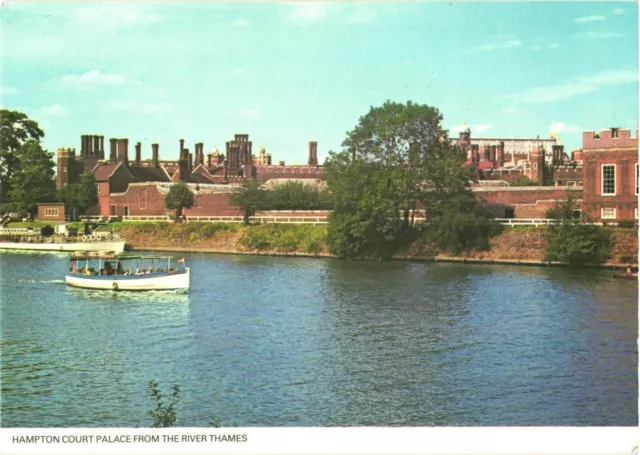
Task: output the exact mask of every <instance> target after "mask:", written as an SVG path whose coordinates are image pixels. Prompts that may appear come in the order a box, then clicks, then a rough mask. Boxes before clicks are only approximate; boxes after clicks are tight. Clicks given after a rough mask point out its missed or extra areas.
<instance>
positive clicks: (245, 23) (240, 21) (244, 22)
mask: <svg viewBox="0 0 640 455" xmlns="http://www.w3.org/2000/svg"><path fill="white" fill-rule="evenodd" d="M233 26H234V27H249V26H251V22H249V21H248V20H246V19H236V20H235V21H233Z"/></svg>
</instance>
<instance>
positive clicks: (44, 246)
mask: <svg viewBox="0 0 640 455" xmlns="http://www.w3.org/2000/svg"><path fill="white" fill-rule="evenodd" d="M124 248H125V241H124V240H96V241H83V240H79V241H71V240H70V239H60V240H56V239H52V240H51V241H46V240H44V241H43V240H33V241H27V242H20V241H18V242H10V241H1V240H0V250H30V251H58V252H69V253H71V252H75V251H115V252H117V253H122V252H123V251H124Z"/></svg>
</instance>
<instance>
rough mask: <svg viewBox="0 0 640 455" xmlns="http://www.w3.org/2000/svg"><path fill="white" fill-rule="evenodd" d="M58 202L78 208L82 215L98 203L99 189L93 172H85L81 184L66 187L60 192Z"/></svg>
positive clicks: (81, 177)
mask: <svg viewBox="0 0 640 455" xmlns="http://www.w3.org/2000/svg"><path fill="white" fill-rule="evenodd" d="M58 200H59V201H61V202H65V203H67V204H71V205H75V206H76V207H78V210H79V212H80V214H85V213H86V211H87V210H88V209H90V208H91V207H93V206H95V205H96V204H97V203H98V189H97V187H96V178H95V175H94V174H93V173H92V172H85V173H84V174H82V175H81V176H80V182H79V183H72V184H71V185H65V186H63V187H62V188H61V189H59V190H58Z"/></svg>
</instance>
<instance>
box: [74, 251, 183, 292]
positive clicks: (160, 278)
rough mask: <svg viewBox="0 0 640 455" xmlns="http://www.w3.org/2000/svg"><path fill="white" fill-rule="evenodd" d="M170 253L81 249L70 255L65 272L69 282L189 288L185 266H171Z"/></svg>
mask: <svg viewBox="0 0 640 455" xmlns="http://www.w3.org/2000/svg"><path fill="white" fill-rule="evenodd" d="M171 259H172V257H170V256H134V255H126V254H115V253H114V252H108V253H97V252H90V251H84V252H79V253H75V254H73V255H72V256H71V260H70V263H71V266H70V268H69V272H68V273H67V274H66V275H65V283H66V284H68V285H69V286H73V287H78V288H85V289H98V290H111V291H170V290H188V289H189V275H190V271H189V267H186V266H185V264H184V259H178V261H177V262H178V263H181V265H182V266H181V267H178V266H176V267H175V268H174V267H172V266H171Z"/></svg>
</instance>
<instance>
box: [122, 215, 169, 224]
mask: <svg viewBox="0 0 640 455" xmlns="http://www.w3.org/2000/svg"><path fill="white" fill-rule="evenodd" d="M122 221H123V222H125V223H126V222H127V221H156V222H162V221H171V219H170V218H167V216H166V215H165V216H123V217H122Z"/></svg>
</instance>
